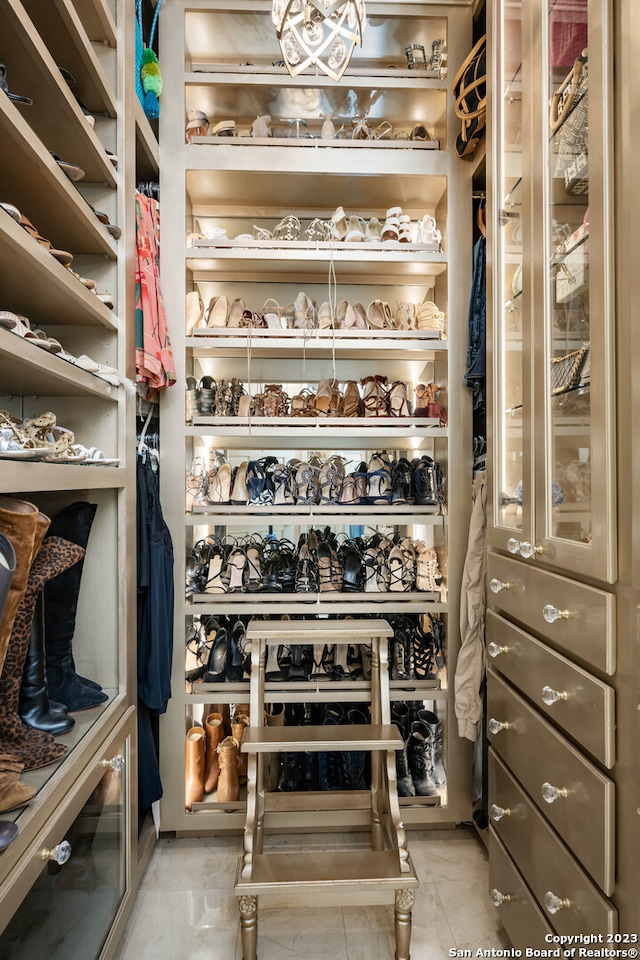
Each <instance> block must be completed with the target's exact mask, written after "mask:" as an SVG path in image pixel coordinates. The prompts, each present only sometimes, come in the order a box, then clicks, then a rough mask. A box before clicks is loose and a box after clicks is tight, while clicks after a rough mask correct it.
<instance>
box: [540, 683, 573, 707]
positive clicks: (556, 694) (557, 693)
mask: <svg viewBox="0 0 640 960" xmlns="http://www.w3.org/2000/svg"><path fill="white" fill-rule="evenodd" d="M541 696H542V699H543V701H544V703H546V705H547V706H548V707H550V706H551V704H552V703H557V701H558V700H566V699H567V696H568V694H567V692H566V690H554V689H553V687H543V688H542V693H541Z"/></svg>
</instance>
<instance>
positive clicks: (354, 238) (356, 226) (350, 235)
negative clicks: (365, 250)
mask: <svg viewBox="0 0 640 960" xmlns="http://www.w3.org/2000/svg"><path fill="white" fill-rule="evenodd" d="M366 230H367V223H366V220H363V219H362V217H356V216H353V217H349V223H348V226H347V232H346V235H345V238H344V242H345V243H364V241H365V240H366Z"/></svg>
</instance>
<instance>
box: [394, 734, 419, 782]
mask: <svg viewBox="0 0 640 960" xmlns="http://www.w3.org/2000/svg"><path fill="white" fill-rule="evenodd" d="M391 722H392V723H393V724H394V725H395V726H396V727H397V728H398V730H399V731H400V736H401V737H402V739H403V744H402V748H401V749H400V750H396V774H397V777H398V796H399V797H415V795H416V788H415V787H414V785H413V777H412V776H411V771H410V769H409V757H408V756H407V741H406V740H405V739H404V728H403V727H402V725H401V724H400V723H399V722H398V720H392V721H391Z"/></svg>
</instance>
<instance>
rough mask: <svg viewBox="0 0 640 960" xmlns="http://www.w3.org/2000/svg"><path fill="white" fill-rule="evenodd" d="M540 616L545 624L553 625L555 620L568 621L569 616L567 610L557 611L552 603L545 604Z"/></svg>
mask: <svg viewBox="0 0 640 960" xmlns="http://www.w3.org/2000/svg"><path fill="white" fill-rule="evenodd" d="M542 616H543V617H544V619H545V620H546V621H547V623H555V622H556V620H568V619H569V617H570V616H571V614H570V613H569V611H568V610H558V608H557V607H554V606H553V604H552V603H546V604H545V605H544V607H543V608H542Z"/></svg>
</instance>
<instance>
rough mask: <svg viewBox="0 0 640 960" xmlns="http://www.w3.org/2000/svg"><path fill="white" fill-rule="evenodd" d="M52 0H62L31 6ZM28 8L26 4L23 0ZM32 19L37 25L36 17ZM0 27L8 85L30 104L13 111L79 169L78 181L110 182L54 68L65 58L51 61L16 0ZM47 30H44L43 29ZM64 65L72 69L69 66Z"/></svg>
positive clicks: (100, 152)
mask: <svg viewBox="0 0 640 960" xmlns="http://www.w3.org/2000/svg"><path fill="white" fill-rule="evenodd" d="M54 2H59V3H61V2H62V0H52V3H47V4H42V3H39V4H38V5H37V7H36V6H35V5H34V10H36V9H37V10H38V11H40V12H42V11H47V12H48V13H50V12H52V11H53V9H54V6H53V4H54ZM27 8H30V4H29V3H28V0H27ZM74 17H75V13H74ZM9 20H11V23H10V24H9V23H8V21H9ZM36 21H37V25H39V21H40V16H38V17H37V18H36ZM45 26H48V24H45ZM0 30H3V31H4V30H6V32H7V35H9V36H10V37H11V43H10V44H8V46H10V47H11V70H10V74H9V75H10V76H11V83H12V86H13V85H15V89H16V90H19V91H20V93H21V94H24V95H25V96H29V97H31V98H32V100H33V105H32V106H31V107H18V110H19V111H20V112H21V113H22V115H23V116H24V119H25V120H26V121H27V122H28V123H29V125H30V127H31V128H32V130H33V131H34V133H35V134H36V135H37V136H38V137H39V139H40V140H41V141H42V143H43V144H45V146H46V148H47V149H48V150H51V151H52V152H53V153H56V154H57V155H58V156H60V157H63V158H64V159H65V160H68V161H70V162H73V163H75V164H77V165H78V166H79V167H81V169H82V170H84V172H85V176H84V179H83V181H82V182H83V183H100V184H106V185H107V186H110V187H114V186H115V184H116V172H115V169H114V167H113V164H112V163H111V161H110V160H109V158H108V157H107V154H106V151H105V149H104V147H103V146H102V144H101V143H100V140H99V139H98V137H97V135H96V133H95V130H93V129H92V127H91V126H90V125H89V123H88V122H87V119H86V117H85V116H84V114H83V112H82V110H81V109H80V107H79V105H78V102H77V101H76V98H75V96H74V93H73V92H72V90H71V89H70V87H69V85H68V84H67V82H66V80H65V79H64V77H63V76H62V74H61V72H60V70H59V69H58V65H57V63H58V64H60V65H64V66H65V67H66V66H67V62H68V59H69V58H68V57H65V58H64V59H63V58H62V56H60V57H59V58H58V60H57V63H56V60H55V59H54V57H53V56H52V54H51V52H50V50H49V49H47V46H45V42H46V40H43V39H41V37H40V35H39V34H38V33H37V32H36V29H34V27H33V25H32V23H31V21H30V20H29V18H28V17H27V16H26V14H25V12H24V9H23V8H22V5H21V4H20V2H19V0H9V3H8V4H7V6H6V7H5V8H4V14H2V15H0ZM50 32H51V31H49V30H47V31H46V33H47V34H48V33H50ZM14 58H15V62H14ZM67 69H69V70H71V68H70V67H67ZM71 72H72V73H73V71H71ZM81 99H82V97H81ZM83 102H84V100H83Z"/></svg>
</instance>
